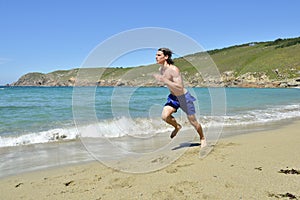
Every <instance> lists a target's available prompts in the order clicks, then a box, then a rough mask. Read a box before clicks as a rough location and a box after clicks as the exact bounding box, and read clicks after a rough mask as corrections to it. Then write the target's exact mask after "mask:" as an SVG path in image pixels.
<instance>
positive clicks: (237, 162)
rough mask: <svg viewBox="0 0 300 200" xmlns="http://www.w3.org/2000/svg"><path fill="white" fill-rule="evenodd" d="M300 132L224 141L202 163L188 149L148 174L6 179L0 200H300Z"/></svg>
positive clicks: (91, 170)
mask: <svg viewBox="0 0 300 200" xmlns="http://www.w3.org/2000/svg"><path fill="white" fill-rule="evenodd" d="M299 130H300V121H297V122H294V123H291V124H288V125H286V126H283V127H281V128H278V129H275V130H268V131H261V132H255V133H249V134H242V135H238V136H232V137H227V138H222V139H220V140H219V141H218V143H217V145H216V146H215V147H214V149H213V151H212V152H211V153H210V154H208V155H207V156H206V157H205V158H203V159H199V146H192V147H187V150H186V151H185V153H184V154H183V155H182V156H181V157H180V158H179V159H178V160H176V161H175V162H173V163H172V164H170V165H168V166H167V167H165V168H163V169H161V170H158V171H155V172H149V173H140V174H133V173H124V172H120V171H117V170H114V169H111V168H108V167H106V166H105V165H103V164H101V163H100V162H91V163H87V164H77V165H72V166H65V167H60V168H52V169H47V170H42V171H35V172H30V173H25V174H20V175H16V176H9V177H6V178H2V179H0V190H1V191H0V199H6V200H10V199H11V200H16V199H24V200H29V199H51V200H52V199H57V200H59V199H93V200H100V199H109V200H111V199H296V198H297V199H300V174H299V173H300V156H299V152H300V145H299V141H300V134H299ZM177 137H180V136H179V135H178V136H177ZM129 164H130V163H129Z"/></svg>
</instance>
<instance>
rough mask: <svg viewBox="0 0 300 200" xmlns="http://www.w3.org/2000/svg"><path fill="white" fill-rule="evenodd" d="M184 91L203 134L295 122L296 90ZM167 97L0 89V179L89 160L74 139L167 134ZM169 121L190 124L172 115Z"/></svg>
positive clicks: (163, 93) (299, 106)
mask: <svg viewBox="0 0 300 200" xmlns="http://www.w3.org/2000/svg"><path fill="white" fill-rule="evenodd" d="M188 90H189V91H190V92H191V93H192V95H194V96H195V97H196V98H197V101H196V102H195V105H196V111H197V113H196V116H197V118H198V120H199V121H200V122H201V124H202V126H203V128H204V131H206V130H208V129H209V128H210V127H211V126H219V127H222V128H224V131H223V132H222V133H221V134H222V135H226V134H227V135H230V134H240V133H241V132H243V131H245V130H248V131H251V130H252V129H254V128H257V127H259V128H260V129H267V128H270V127H272V125H273V124H278V123H281V122H284V123H285V122H286V121H291V120H296V119H300V90H299V89H296V88H291V89H253V88H223V89H214V88H188ZM223 92H224V93H223ZM168 93H169V92H168V89H167V88H164V87H160V88H145V87H141V88H126V87H116V88H114V87H98V88H95V87H82V88H73V87H0V116H1V118H0V155H1V158H0V163H1V164H0V171H1V174H0V177H2V176H5V175H9V174H15V173H17V172H22V171H26V170H27V171H28V170H34V169H39V168H45V167H49V166H57V165H60V164H67V163H74V162H81V161H86V160H91V158H90V157H88V156H87V153H85V152H84V151H82V150H83V149H82V146H80V145H78V143H79V142H78V141H79V140H78V138H82V137H85V138H117V139H120V140H122V138H126V137H127V136H130V137H137V138H139V137H141V138H151V137H153V136H154V135H155V134H158V133H162V132H167V133H168V134H169V132H170V131H171V130H172V128H171V127H170V126H168V125H166V124H165V123H164V122H163V121H162V120H161V119H160V113H161V109H162V108H163V105H164V103H165V102H166V97H167V95H168ZM218 95H219V96H218ZM175 117H176V118H177V119H178V121H179V122H180V123H181V124H183V125H184V127H190V125H189V124H188V123H187V121H186V117H185V115H184V114H183V113H182V112H181V111H180V110H179V111H178V112H177V113H176V114H175ZM95 126H97V132H96V133H95V131H94V127H95ZM82 130H84V131H82ZM228 130H240V132H239V131H235V132H234V133H232V131H228ZM226 131H227V132H226ZM82 133H83V134H82ZM98 146H99V145H98ZM62 152H63V154H65V156H63V157H61V155H62ZM37 157H38V158H39V159H36V158H37ZM50 158H51V159H50ZM53 158H54V159H53ZM35 159H36V161H35V162H34V160H35ZM29 161H30V162H29Z"/></svg>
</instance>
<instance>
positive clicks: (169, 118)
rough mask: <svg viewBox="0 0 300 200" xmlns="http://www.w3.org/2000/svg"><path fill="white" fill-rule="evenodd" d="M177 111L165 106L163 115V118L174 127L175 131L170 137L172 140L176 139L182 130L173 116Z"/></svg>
mask: <svg viewBox="0 0 300 200" xmlns="http://www.w3.org/2000/svg"><path fill="white" fill-rule="evenodd" d="M175 111H176V110H175V109H174V108H173V107H171V106H165V107H164V109H163V111H162V114H161V118H162V119H163V120H164V121H165V122H167V123H168V124H170V125H172V126H173V127H174V130H173V131H172V133H171V135H170V137H171V138H174V137H175V136H176V134H177V133H178V131H179V130H180V129H181V125H180V124H178V123H177V121H176V119H175V118H174V117H173V116H172V113H174V112H175Z"/></svg>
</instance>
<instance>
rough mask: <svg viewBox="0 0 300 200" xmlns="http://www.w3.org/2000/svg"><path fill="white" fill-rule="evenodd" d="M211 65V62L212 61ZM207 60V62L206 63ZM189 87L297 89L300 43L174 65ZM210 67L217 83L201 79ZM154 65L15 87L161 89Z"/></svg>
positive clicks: (50, 77) (77, 72)
mask: <svg viewBox="0 0 300 200" xmlns="http://www.w3.org/2000/svg"><path fill="white" fill-rule="evenodd" d="M211 59H212V60H211ZM205 60H206V61H205ZM174 61H175V65H177V66H178V67H179V68H180V69H181V71H182V75H183V78H184V80H185V84H186V85H187V86H192V87H210V86H212V87H218V86H225V87H299V86H300V37H297V38H289V39H277V40H275V41H267V42H251V43H247V44H242V45H236V46H231V47H226V48H223V49H215V50H211V51H208V52H199V53H195V54H191V55H186V56H184V57H180V58H176V59H174ZM209 61H213V62H214V63H215V65H216V66H217V69H218V70H219V72H220V77H210V76H209V75H207V74H205V72H208V71H207V70H209V69H211V68H212V63H213V62H209ZM158 68H159V66H158V65H156V64H153V65H147V66H137V67H131V68H122V67H119V68H100V67H99V68H93V69H85V68H84V69H83V68H81V69H71V70H60V71H54V72H51V73H48V74H42V73H28V74H25V75H24V76H22V77H20V79H19V80H18V81H17V82H15V83H12V84H11V85H13V86H73V85H78V86H79V85H99V86H161V85H160V83H157V82H156V81H155V80H154V78H153V77H152V74H153V73H155V72H158ZM208 74H209V73H208Z"/></svg>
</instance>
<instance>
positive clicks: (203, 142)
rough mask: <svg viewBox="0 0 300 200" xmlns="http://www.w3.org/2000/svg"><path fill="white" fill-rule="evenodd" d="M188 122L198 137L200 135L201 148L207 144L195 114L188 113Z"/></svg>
mask: <svg viewBox="0 0 300 200" xmlns="http://www.w3.org/2000/svg"><path fill="white" fill-rule="evenodd" d="M188 119H189V122H190V123H191V124H192V125H193V127H194V128H195V129H196V131H197V133H198V135H199V137H200V143H201V148H203V147H205V146H207V144H206V139H205V136H204V134H203V130H202V126H201V124H199V122H198V121H197V119H196V116H195V115H188Z"/></svg>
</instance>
